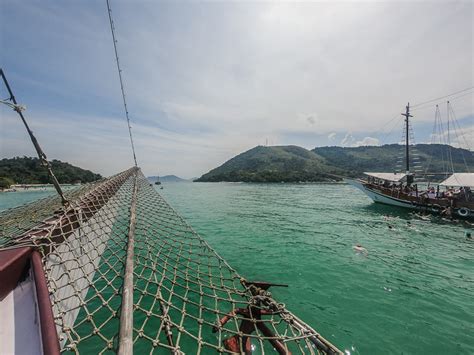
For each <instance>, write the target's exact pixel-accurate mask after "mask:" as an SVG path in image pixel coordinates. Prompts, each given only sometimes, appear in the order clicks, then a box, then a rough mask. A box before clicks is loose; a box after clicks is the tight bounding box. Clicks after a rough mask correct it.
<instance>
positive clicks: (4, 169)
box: [0, 157, 102, 184]
mask: <svg viewBox="0 0 474 355" xmlns="http://www.w3.org/2000/svg"><path fill="white" fill-rule="evenodd" d="M50 163H51V167H52V169H53V172H54V175H56V177H57V179H58V181H59V183H60V184H71V183H76V182H82V183H85V182H91V181H95V180H98V179H101V178H102V176H100V175H99V174H94V173H93V172H91V171H89V170H84V169H81V168H78V167H77V166H73V165H71V164H69V163H64V162H62V161H59V160H53V161H51V162H50ZM0 178H4V179H5V178H6V180H10V181H12V182H13V183H16V184H47V183H50V182H51V181H50V180H49V176H48V172H47V171H46V169H45V168H44V167H43V166H41V163H40V160H39V159H38V158H29V157H22V158H20V157H16V158H11V159H2V160H0Z"/></svg>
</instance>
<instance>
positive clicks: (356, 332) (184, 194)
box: [0, 183, 474, 354]
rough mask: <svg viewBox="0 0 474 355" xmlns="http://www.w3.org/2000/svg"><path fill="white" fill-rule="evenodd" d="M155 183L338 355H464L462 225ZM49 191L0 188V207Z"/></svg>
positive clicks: (358, 196) (472, 267) (351, 193)
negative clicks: (270, 286) (273, 285)
mask: <svg viewBox="0 0 474 355" xmlns="http://www.w3.org/2000/svg"><path fill="white" fill-rule="evenodd" d="M163 186H164V189H163V190H158V191H159V192H160V193H161V194H162V195H163V196H164V197H165V198H166V200H167V201H168V202H169V203H170V204H171V206H172V207H173V208H175V209H176V210H177V211H178V212H179V213H180V214H181V215H182V216H183V217H185V219H186V220H187V221H188V222H189V224H190V225H191V226H192V227H193V228H194V229H195V230H196V231H197V232H198V233H199V234H200V235H201V236H202V237H203V238H204V239H206V240H207V241H208V242H209V244H210V245H211V246H212V247H213V248H214V249H216V251H217V252H218V253H219V254H220V255H221V256H222V257H224V258H225V259H226V260H227V261H228V262H229V264H230V265H231V266H232V267H234V268H235V269H236V270H237V271H238V272H239V273H240V274H241V275H242V276H244V277H246V278H247V279H250V280H261V281H268V282H275V283H283V284H288V285H289V287H288V288H273V289H272V293H273V295H274V297H275V298H276V299H277V300H278V301H280V302H284V303H285V304H286V305H287V307H288V309H289V310H291V311H292V312H293V313H295V314H296V315H298V316H299V317H301V318H302V319H303V320H304V321H306V322H307V323H309V324H310V325H312V326H313V327H314V328H315V329H316V330H317V331H318V332H320V333H321V334H322V335H323V336H324V337H326V338H327V339H328V340H329V341H331V342H333V343H334V344H335V345H337V346H338V347H339V348H340V349H342V350H344V351H345V352H346V353H347V354H349V353H350V354H474V240H469V239H467V238H466V235H465V233H466V231H468V230H470V231H471V232H472V228H473V226H472V225H468V224H466V223H464V222H459V223H451V222H446V221H440V220H439V219H437V218H428V219H422V218H420V217H418V216H416V215H414V214H411V213H410V212H408V211H406V210H402V209H397V208H392V207H388V206H383V205H376V204H373V203H372V202H371V201H370V200H369V199H368V198H367V197H365V195H363V194H362V193H361V192H359V191H358V190H355V189H354V188H352V187H350V186H348V185H344V184H240V183H164V184H163ZM51 193H54V191H52V190H50V191H39V192H31V191H27V192H16V193H0V210H2V209H5V208H9V207H13V206H16V205H19V204H22V203H25V202H27V201H30V200H33V199H36V198H41V197H45V196H46V195H48V194H51ZM357 244H360V245H361V246H362V247H363V248H365V249H366V250H367V253H360V252H359V253H358V252H356V251H355V250H354V246H355V245H357Z"/></svg>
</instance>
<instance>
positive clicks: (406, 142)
mask: <svg viewBox="0 0 474 355" xmlns="http://www.w3.org/2000/svg"><path fill="white" fill-rule="evenodd" d="M402 116H405V123H406V127H405V131H406V132H405V133H406V138H405V139H406V141H405V159H406V174H407V175H408V174H409V173H410V150H409V145H410V142H409V139H410V138H409V135H408V134H409V127H410V126H409V117H413V116H412V115H410V103H408V104H407V105H406V107H405V113H402Z"/></svg>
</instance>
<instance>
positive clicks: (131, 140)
mask: <svg viewBox="0 0 474 355" xmlns="http://www.w3.org/2000/svg"><path fill="white" fill-rule="evenodd" d="M106 2H107V10H108V14H109V22H110V31H111V32H112V40H113V43H114V52H115V62H116V63H117V71H118V76H119V80H120V90H121V91H122V99H123V107H124V109H125V117H126V118H127V125H128V133H129V135H130V144H131V146H132V153H133V161H134V162H135V167H137V156H136V154H135V145H134V144H133V136H132V126H131V124H130V117H129V115H128V108H127V100H126V99H125V88H124V85H123V78H122V69H121V68H120V61H119V56H118V51H117V39H116V37H115V26H114V20H113V19H112V9H111V8H110V3H109V0H106Z"/></svg>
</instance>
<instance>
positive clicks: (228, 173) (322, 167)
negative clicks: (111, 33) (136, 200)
mask: <svg viewBox="0 0 474 355" xmlns="http://www.w3.org/2000/svg"><path fill="white" fill-rule="evenodd" d="M342 172H343V171H342V170H341V169H339V168H337V167H332V166H328V165H327V164H326V163H325V161H324V159H323V158H321V157H319V156H318V155H317V154H315V153H314V152H312V151H309V150H307V149H304V148H301V147H297V146H276V147H264V146H258V147H255V148H252V149H250V150H248V151H246V152H244V153H242V154H239V155H237V156H236V157H234V158H232V159H230V160H229V161H227V162H225V163H224V164H222V165H221V166H220V167H218V168H216V169H213V170H211V171H210V172H208V173H207V174H204V175H203V176H201V177H200V178H199V179H197V180H195V181H206V182H213V181H214V182H215V181H245V182H281V181H284V182H297V181H334V180H338V178H337V177H335V176H334V175H332V174H338V175H340V174H341V173H342Z"/></svg>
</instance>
